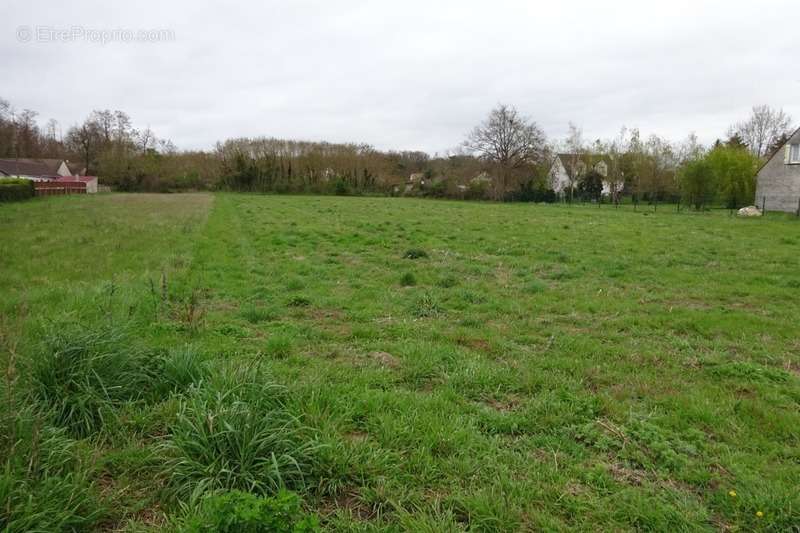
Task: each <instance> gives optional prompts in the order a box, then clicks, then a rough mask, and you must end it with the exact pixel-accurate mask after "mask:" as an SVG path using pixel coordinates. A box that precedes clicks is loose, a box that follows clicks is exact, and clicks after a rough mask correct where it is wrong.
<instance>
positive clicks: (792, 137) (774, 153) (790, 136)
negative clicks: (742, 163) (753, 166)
mask: <svg viewBox="0 0 800 533" xmlns="http://www.w3.org/2000/svg"><path fill="white" fill-rule="evenodd" d="M795 135H800V128H797V129H796V130H794V132H793V133H792V134H791V135H789V136H788V137H787V138H786V142H784V143H783V144H782V145H780V146H779V147H778V149H777V150H775V151H774V152H773V153H772V155H771V156H769V157H768V158H767V159H765V160H764V161H763V162H762V163H761V166H760V167H758V172H756V175H758V174H760V173H761V171H762V170H763V169H764V167H765V166H767V165H768V164H769V162H770V161H772V160H773V159H774V158H776V157H778V154H783V147H784V146H786V145H787V144H789V143H790V142H792V141H793V140H794V137H795ZM781 157H783V156H782V155H781Z"/></svg>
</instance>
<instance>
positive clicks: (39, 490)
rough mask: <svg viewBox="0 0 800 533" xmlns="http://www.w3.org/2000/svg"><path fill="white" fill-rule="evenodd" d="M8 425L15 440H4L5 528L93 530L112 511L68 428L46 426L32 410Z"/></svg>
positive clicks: (0, 480) (0, 510) (0, 520)
mask: <svg viewBox="0 0 800 533" xmlns="http://www.w3.org/2000/svg"><path fill="white" fill-rule="evenodd" d="M8 414H10V413H8ZM4 427H9V429H10V433H12V434H13V435H14V439H13V441H12V440H11V439H5V438H4V439H0V454H1V455H3V456H4V457H5V459H4V460H3V463H2V466H1V467H0V468H2V470H0V530H2V531H5V532H27V531H86V530H90V529H92V528H93V526H95V525H96V524H97V523H98V521H99V520H101V519H102V518H103V517H104V516H105V515H106V513H107V509H106V508H105V507H104V506H103V505H102V503H101V500H100V498H99V495H98V491H97V490H96V489H95V487H94V486H93V485H92V482H91V479H90V472H89V470H88V469H87V468H86V466H85V461H83V460H82V458H81V456H80V454H79V452H78V449H77V446H76V442H75V441H74V440H72V439H71V438H69V437H68V436H67V434H66V430H64V429H55V428H52V427H49V426H43V424H42V421H41V420H40V419H38V418H37V417H36V415H35V414H34V413H33V412H32V411H31V409H29V408H25V409H23V410H22V411H21V412H17V413H13V420H11V421H10V426H9V425H6V424H4Z"/></svg>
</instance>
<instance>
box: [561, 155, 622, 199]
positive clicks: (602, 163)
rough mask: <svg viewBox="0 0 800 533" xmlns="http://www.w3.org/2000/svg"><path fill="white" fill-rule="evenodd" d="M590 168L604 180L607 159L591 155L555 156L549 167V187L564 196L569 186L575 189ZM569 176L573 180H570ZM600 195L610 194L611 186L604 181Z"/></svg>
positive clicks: (606, 174)
mask: <svg viewBox="0 0 800 533" xmlns="http://www.w3.org/2000/svg"><path fill="white" fill-rule="evenodd" d="M590 168H591V170H594V171H595V172H597V173H598V174H600V175H601V176H603V177H604V178H605V177H607V176H608V157H607V156H604V155H592V154H556V157H555V158H554V159H553V163H552V164H551V165H550V187H551V188H552V189H553V190H554V191H555V192H556V193H558V194H565V193H566V192H567V191H568V190H569V188H570V185H571V186H572V187H573V188H577V186H578V182H579V181H580V178H581V177H582V176H584V175H585V174H586V173H587V172H588V169H590ZM570 176H572V177H573V178H574V179H573V180H570ZM602 194H603V195H609V194H611V184H610V183H609V182H608V181H607V180H605V179H604V180H603V191H602Z"/></svg>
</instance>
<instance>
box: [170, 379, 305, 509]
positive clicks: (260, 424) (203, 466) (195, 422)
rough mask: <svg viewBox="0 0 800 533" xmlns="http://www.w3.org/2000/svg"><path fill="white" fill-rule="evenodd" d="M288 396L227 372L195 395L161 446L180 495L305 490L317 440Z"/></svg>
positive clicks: (279, 389)
mask: <svg viewBox="0 0 800 533" xmlns="http://www.w3.org/2000/svg"><path fill="white" fill-rule="evenodd" d="M284 397H285V390H284V389H283V388H282V387H279V386H278V385H274V384H272V383H264V382H260V381H259V380H258V379H254V378H253V377H251V376H242V375H240V374H237V373H230V372H228V373H223V374H222V375H221V376H220V377H218V378H217V379H216V380H214V381H209V382H206V383H204V384H203V385H202V386H200V387H194V388H193V389H191V390H190V392H189V394H188V396H187V397H186V398H184V399H182V400H181V402H180V406H179V409H178V416H177V420H176V422H175V423H174V425H173V427H172V436H171V438H170V439H169V440H168V441H167V442H166V443H165V444H164V446H165V451H166V453H167V455H168V456H170V457H171V459H170V460H169V461H168V462H167V470H166V473H167V474H168V475H169V477H170V479H171V480H172V484H173V488H174V490H175V492H176V494H178V495H179V496H181V497H190V498H191V499H193V500H195V499H196V498H198V497H199V496H201V495H203V494H205V493H207V492H208V491H215V490H233V489H236V490H244V491H248V492H254V493H256V494H259V495H269V494H275V493H276V492H278V491H279V490H280V489H282V488H286V487H288V488H294V487H301V486H303V485H304V482H305V479H306V478H307V477H308V476H310V475H311V472H312V470H313V467H314V464H315V460H316V459H315V457H316V451H317V449H318V445H317V440H316V436H315V434H314V433H313V431H312V430H311V429H310V428H308V427H306V426H304V425H303V424H302V423H301V422H300V420H299V419H298V418H297V417H296V416H294V415H293V414H292V413H291V412H290V410H289V409H288V408H287V406H286V404H285V401H284Z"/></svg>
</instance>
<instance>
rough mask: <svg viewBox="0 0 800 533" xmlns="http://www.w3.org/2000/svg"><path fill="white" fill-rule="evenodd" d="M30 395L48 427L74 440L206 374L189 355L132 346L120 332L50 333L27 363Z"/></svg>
mask: <svg viewBox="0 0 800 533" xmlns="http://www.w3.org/2000/svg"><path fill="white" fill-rule="evenodd" d="M29 375H30V381H31V383H30V385H31V386H30V395H31V396H32V399H33V401H34V402H35V403H36V404H37V405H39V406H40V407H41V408H42V409H43V410H44V411H45V412H47V413H48V414H49V415H50V419H51V422H52V423H53V424H54V425H56V426H59V427H63V428H66V429H67V430H68V431H69V432H70V434H71V435H73V436H76V437H87V436H91V435H93V434H95V433H97V432H98V431H100V430H101V429H102V428H103V427H104V426H105V425H106V424H107V423H108V422H110V421H111V420H113V419H114V418H115V417H116V412H117V409H118V408H120V407H122V406H123V405H124V404H126V403H130V402H139V401H154V400H157V399H161V398H163V397H165V396H166V395H168V394H169V393H171V392H176V391H178V390H182V389H184V388H186V387H187V386H188V385H190V384H191V383H194V382H197V381H199V380H201V379H202V378H203V377H205V375H206V370H205V367H204V366H203V363H202V360H201V358H200V357H199V356H198V355H197V354H196V353H195V352H194V351H192V350H190V349H186V350H183V351H171V352H158V351H154V350H146V349H142V348H139V347H137V346H136V345H134V344H133V343H132V342H131V339H130V338H129V336H128V335H127V334H126V332H125V331H124V330H123V329H121V328H113V327H103V328H98V329H97V330H96V331H92V330H88V331H84V330H81V329H79V328H78V327H77V326H65V327H64V328H63V329H54V330H53V331H51V332H49V333H47V334H46V335H45V340H44V342H43V344H42V347H41V349H40V350H37V351H36V352H35V353H33V354H32V356H31V358H30V369H29Z"/></svg>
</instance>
